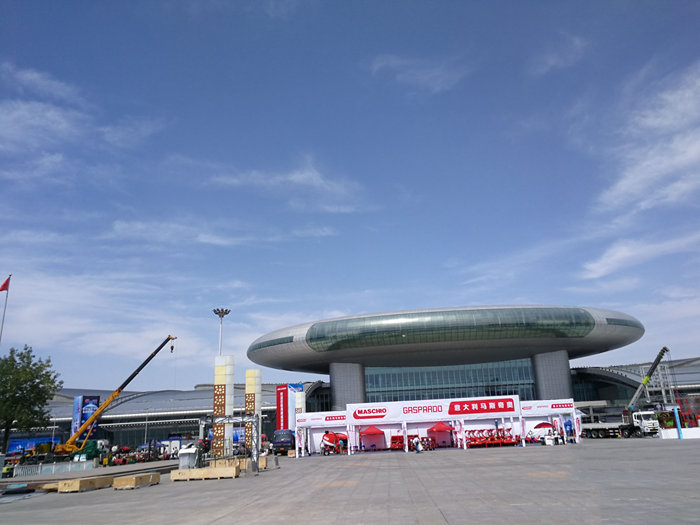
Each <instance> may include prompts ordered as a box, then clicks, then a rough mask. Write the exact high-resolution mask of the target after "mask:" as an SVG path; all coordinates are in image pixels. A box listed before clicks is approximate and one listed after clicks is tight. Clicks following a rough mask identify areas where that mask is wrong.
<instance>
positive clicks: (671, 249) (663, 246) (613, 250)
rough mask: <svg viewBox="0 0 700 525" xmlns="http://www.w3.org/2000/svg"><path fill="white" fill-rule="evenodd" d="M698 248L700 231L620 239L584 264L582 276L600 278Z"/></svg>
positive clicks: (699, 246) (699, 245)
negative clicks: (651, 238)
mask: <svg viewBox="0 0 700 525" xmlns="http://www.w3.org/2000/svg"><path fill="white" fill-rule="evenodd" d="M698 249H700V232H696V233H692V234H689V235H684V236H681V237H676V238H672V239H668V240H664V241H657V242H650V241H646V242H645V241H639V240H620V241H616V242H615V243H614V244H613V245H612V246H610V247H609V248H608V249H607V250H605V253H603V255H602V256H601V257H600V258H598V259H597V260H595V261H591V262H588V263H586V264H584V265H583V267H584V271H583V273H582V275H581V277H582V278H584V279H598V278H600V277H605V276H606V275H610V274H611V273H614V272H617V271H620V270H622V269H624V268H629V267H631V266H636V265H639V264H641V263H644V262H647V261H650V260H652V259H656V258H658V257H663V256H666V255H671V254H676V253H683V252H688V251H697V250H698Z"/></svg>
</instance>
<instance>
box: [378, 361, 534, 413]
mask: <svg viewBox="0 0 700 525" xmlns="http://www.w3.org/2000/svg"><path fill="white" fill-rule="evenodd" d="M365 389H366V396H367V397H366V399H367V402H369V403H373V402H386V401H411V400H416V399H450V398H457V397H478V396H500V395H515V394H517V395H519V396H520V398H521V399H523V400H530V399H535V378H534V373H533V371H532V363H531V361H530V359H516V360H512V361H501V362H498V363H482V364H477V365H460V366H423V367H366V368H365Z"/></svg>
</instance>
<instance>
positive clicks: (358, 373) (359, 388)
mask: <svg viewBox="0 0 700 525" xmlns="http://www.w3.org/2000/svg"><path fill="white" fill-rule="evenodd" d="M329 371H330V376H331V378H330V380H331V407H332V409H333V410H345V406H346V405H347V404H348V403H364V402H365V399H366V398H365V367H364V366H362V365H361V364H358V363H331V365H330V370H329Z"/></svg>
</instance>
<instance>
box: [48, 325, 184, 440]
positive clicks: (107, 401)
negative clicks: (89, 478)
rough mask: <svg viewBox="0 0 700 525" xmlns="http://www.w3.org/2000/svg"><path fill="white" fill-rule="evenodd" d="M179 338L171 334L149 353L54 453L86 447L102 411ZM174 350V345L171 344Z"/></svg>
mask: <svg viewBox="0 0 700 525" xmlns="http://www.w3.org/2000/svg"><path fill="white" fill-rule="evenodd" d="M175 339H177V337H173V336H171V335H169V336H168V337H166V338H165V340H164V341H163V342H162V343H161V344H160V345H159V346H158V348H156V349H155V350H154V351H153V352H152V353H151V355H149V356H148V357H147V358H146V360H145V361H144V362H143V363H141V366H139V367H138V368H137V369H136V370H134V371H133V373H132V374H131V375H130V376H129V377H128V378H127V379H126V381H124V382H123V383H122V384H121V385H120V386H119V388H117V389H116V390H115V391H114V392H112V394H111V395H110V396H109V397H108V398H107V399H105V401H104V403H102V404H101V405H100V406H99V408H98V409H97V410H95V412H94V413H93V414H92V415H91V416H90V417H89V418H88V419H87V421H85V423H83V424H82V425H81V427H80V428H79V429H78V430H77V431H76V432H75V434H73V435H72V436H71V437H70V438H68V440H67V441H66V442H65V443H63V444H62V445H61V444H58V445H56V446H55V447H54V453H55V454H73V453H74V452H78V451H80V450H82V449H83V447H85V444H86V443H87V442H88V439H89V438H90V433H91V432H92V425H93V423H95V422H96V421H97V418H99V417H100V415H101V414H102V412H104V411H105V410H107V407H108V406H109V405H111V404H112V402H113V401H114V400H115V399H117V397H118V396H119V394H121V393H122V392H123V390H124V389H125V388H126V386H127V385H128V384H129V383H131V381H132V380H133V379H134V378H135V377H136V376H137V375H138V373H139V372H141V370H143V368H144V367H145V366H146V365H147V364H148V363H150V362H151V359H153V358H154V357H155V356H156V354H158V352H160V351H161V350H162V349H163V347H164V346H165V345H167V344H168V342H170V341H174V340H175ZM171 350H172V346H171ZM85 431H87V436H86V437H85V439H84V440H83V443H82V444H81V445H80V446H78V444H77V442H78V440H79V439H80V436H81V435H82V434H83V432H85Z"/></svg>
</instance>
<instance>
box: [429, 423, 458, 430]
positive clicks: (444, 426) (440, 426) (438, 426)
mask: <svg viewBox="0 0 700 525" xmlns="http://www.w3.org/2000/svg"><path fill="white" fill-rule="evenodd" d="M451 430H454V428H452V427H451V426H450V425H448V424H447V423H443V422H442V421H439V422H438V423H435V424H434V425H433V426H432V427H430V428H429V429H428V432H450V431H451Z"/></svg>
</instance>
